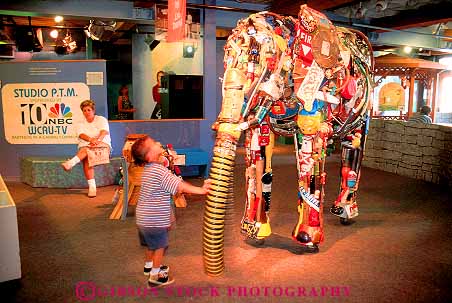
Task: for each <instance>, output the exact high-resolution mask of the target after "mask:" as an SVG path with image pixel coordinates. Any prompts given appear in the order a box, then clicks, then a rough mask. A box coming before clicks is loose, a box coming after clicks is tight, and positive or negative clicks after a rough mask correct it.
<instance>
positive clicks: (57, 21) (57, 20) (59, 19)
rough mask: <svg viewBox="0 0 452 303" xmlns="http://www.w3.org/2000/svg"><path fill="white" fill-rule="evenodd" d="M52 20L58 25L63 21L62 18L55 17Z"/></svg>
mask: <svg viewBox="0 0 452 303" xmlns="http://www.w3.org/2000/svg"><path fill="white" fill-rule="evenodd" d="M54 20H55V22H56V23H60V22H61V21H63V20H64V18H63V16H55V19H54Z"/></svg>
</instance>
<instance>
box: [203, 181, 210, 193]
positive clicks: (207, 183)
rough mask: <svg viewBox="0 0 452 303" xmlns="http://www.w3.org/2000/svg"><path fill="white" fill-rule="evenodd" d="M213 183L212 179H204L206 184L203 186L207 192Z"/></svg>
mask: <svg viewBox="0 0 452 303" xmlns="http://www.w3.org/2000/svg"><path fill="white" fill-rule="evenodd" d="M211 185H212V180H211V179H206V180H204V184H203V185H202V188H203V189H204V190H205V191H206V193H207V192H208V191H209V189H210V187H211Z"/></svg>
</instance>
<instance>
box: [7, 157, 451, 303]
mask: <svg viewBox="0 0 452 303" xmlns="http://www.w3.org/2000/svg"><path fill="white" fill-rule="evenodd" d="M292 160H293V153H292V152H290V149H287V148H286V149H284V148H282V149H281V150H279V151H277V152H276V153H275V156H274V171H273V172H274V181H273V193H272V205H271V214H270V217H271V225H272V230H273V234H272V236H271V237H269V238H268V239H267V240H266V241H265V243H264V244H263V245H260V246H259V245H257V244H256V243H253V242H249V241H243V239H242V237H241V236H240V233H239V224H240V219H241V214H242V212H243V207H244V206H243V203H242V201H243V198H241V197H243V195H244V185H243V182H242V180H243V162H240V161H238V163H237V166H236V179H235V205H234V207H233V210H232V213H231V216H230V217H229V219H228V221H227V223H228V225H227V227H226V228H227V234H226V239H225V262H226V270H225V272H224V274H223V275H222V276H220V277H216V278H214V277H209V276H207V275H206V274H204V272H203V261H202V219H203V199H204V197H202V196H189V197H188V203H189V205H188V207H187V208H186V209H177V213H176V215H177V227H176V229H175V230H174V231H172V232H171V236H170V248H169V250H168V253H167V255H166V257H165V263H166V264H168V265H169V266H170V268H171V275H172V276H173V277H174V278H175V280H176V281H175V283H174V284H172V285H171V286H168V287H166V288H164V289H163V288H160V289H157V290H152V291H148V292H146V293H145V292H144V289H145V288H146V284H145V282H146V279H145V277H144V276H143V273H142V268H143V248H142V247H140V246H139V243H138V239H137V234H136V228H135V218H134V217H133V213H131V214H130V215H129V217H128V218H127V219H126V220H125V221H115V220H109V219H108V216H109V215H110V213H111V211H112V209H113V206H112V204H111V199H112V197H113V193H114V190H115V187H114V186H109V187H103V188H99V189H98V196H97V197H96V198H94V199H89V198H87V197H86V190H64V189H44V188H31V187H29V186H27V185H24V184H22V183H12V182H9V183H7V185H8V187H9V190H10V192H11V194H12V196H13V198H14V200H15V202H16V204H17V213H18V224H19V237H20V249H21V251H20V254H21V262H22V279H21V280H20V281H13V282H8V283H2V284H0V292H1V302H79V301H92V302H191V301H196V302H398V303H402V302H452V294H451V292H452V291H451V290H450V289H451V287H450V286H451V284H450V283H451V282H450V281H452V230H451V224H452V207H451V206H452V201H451V198H450V196H451V194H450V192H447V191H446V190H445V189H442V188H441V187H439V186H437V185H433V184H429V183H425V182H422V181H418V180H415V179H410V178H405V177H400V176H397V175H394V174H390V173H386V172H381V171H377V170H373V169H369V168H365V167H364V168H363V171H362V180H361V183H360V190H359V203H360V204H359V205H360V216H359V217H358V218H357V220H356V222H355V223H354V224H352V225H350V226H342V225H341V224H340V223H339V220H338V219H337V218H336V217H334V216H332V215H331V214H329V213H328V212H327V210H328V208H329V206H330V204H331V202H332V200H333V199H334V198H335V197H336V194H337V189H338V187H339V184H338V174H339V172H338V170H339V163H338V158H337V156H333V157H332V158H331V159H330V161H329V163H328V165H327V172H328V176H327V187H326V201H327V203H326V205H325V209H326V210H325V241H324V243H322V245H321V247H320V252H319V253H318V254H314V255H310V254H306V253H303V252H302V250H301V248H300V246H299V245H297V244H296V243H295V242H294V241H292V240H291V238H290V234H291V231H292V229H293V227H294V225H295V223H296V219H297V213H296V197H297V194H296V170H295V166H293V165H292ZM187 180H188V181H189V182H191V183H194V184H198V185H199V184H201V182H202V180H201V179H197V178H192V179H187ZM132 211H133V209H132ZM93 290H95V291H94V292H93Z"/></svg>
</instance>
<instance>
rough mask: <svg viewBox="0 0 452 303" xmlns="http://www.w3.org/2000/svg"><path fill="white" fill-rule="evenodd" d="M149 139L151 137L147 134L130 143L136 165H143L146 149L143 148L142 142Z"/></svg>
mask: <svg viewBox="0 0 452 303" xmlns="http://www.w3.org/2000/svg"><path fill="white" fill-rule="evenodd" d="M149 139H151V138H150V137H149V136H145V137H142V138H139V139H138V140H136V141H135V142H134V143H133V144H132V157H133V159H134V162H135V164H136V165H140V166H143V165H144V164H146V160H145V159H144V157H145V156H146V152H147V150H146V149H145V146H144V143H145V142H146V140H149Z"/></svg>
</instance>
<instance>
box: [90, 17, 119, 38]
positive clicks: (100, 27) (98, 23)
mask: <svg viewBox="0 0 452 303" xmlns="http://www.w3.org/2000/svg"><path fill="white" fill-rule="evenodd" d="M115 29H116V21H102V20H90V24H89V26H88V29H87V30H85V34H86V35H87V36H88V37H89V38H91V39H93V40H98V41H108V40H110V38H111V36H112V35H113V33H114V32H115Z"/></svg>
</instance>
